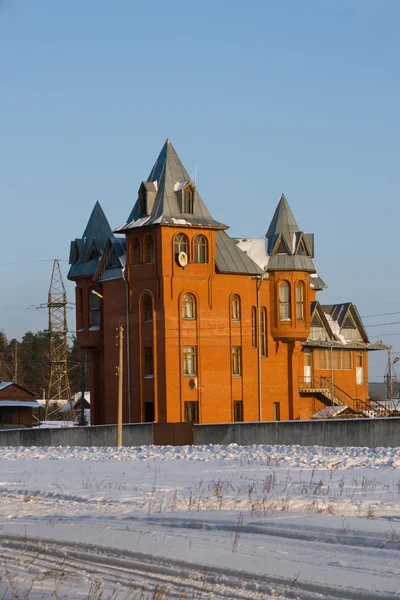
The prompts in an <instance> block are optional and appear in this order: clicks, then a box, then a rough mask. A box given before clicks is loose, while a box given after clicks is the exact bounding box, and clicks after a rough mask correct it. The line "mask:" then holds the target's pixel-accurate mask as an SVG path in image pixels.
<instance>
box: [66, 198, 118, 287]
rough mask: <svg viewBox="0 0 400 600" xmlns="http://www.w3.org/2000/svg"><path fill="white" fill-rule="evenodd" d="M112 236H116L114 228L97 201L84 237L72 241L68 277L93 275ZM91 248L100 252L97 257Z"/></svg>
mask: <svg viewBox="0 0 400 600" xmlns="http://www.w3.org/2000/svg"><path fill="white" fill-rule="evenodd" d="M110 237H111V238H113V237H114V235H113V232H112V229H111V227H110V224H109V222H108V220H107V217H106V216H105V214H104V211H103V209H102V208H101V206H100V204H99V202H96V204H95V206H94V208H93V210H92V214H91V215H90V218H89V221H88V223H87V225H86V228H85V231H84V232H83V236H82V238H80V239H75V240H74V241H73V242H71V251H70V258H69V262H70V264H71V267H70V269H69V272H68V279H72V280H74V279H77V278H79V277H92V276H93V275H94V273H95V272H96V269H97V265H98V263H99V260H100V258H101V255H102V253H103V251H104V248H105V246H106V244H107V242H108V240H109V239H110ZM91 249H93V250H94V251H95V253H97V254H98V256H97V257H96V258H92V259H91V258H90V254H91V252H90V250H91Z"/></svg>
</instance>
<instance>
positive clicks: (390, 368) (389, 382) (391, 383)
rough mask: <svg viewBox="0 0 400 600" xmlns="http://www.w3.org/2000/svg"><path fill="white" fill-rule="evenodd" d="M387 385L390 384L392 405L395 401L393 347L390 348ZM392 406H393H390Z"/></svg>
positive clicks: (389, 392)
mask: <svg viewBox="0 0 400 600" xmlns="http://www.w3.org/2000/svg"><path fill="white" fill-rule="evenodd" d="M387 378H388V379H387V384H388V400H389V402H390V403H391V402H392V400H393V362H392V346H389V348H388V374H387ZM390 406H391V404H390Z"/></svg>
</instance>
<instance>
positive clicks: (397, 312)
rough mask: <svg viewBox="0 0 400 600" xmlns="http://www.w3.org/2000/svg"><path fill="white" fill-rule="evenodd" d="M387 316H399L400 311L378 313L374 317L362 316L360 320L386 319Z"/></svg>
mask: <svg viewBox="0 0 400 600" xmlns="http://www.w3.org/2000/svg"><path fill="white" fill-rule="evenodd" d="M389 315H400V311H396V312H390V313H379V314H376V315H364V316H362V317H361V319H371V318H372V317H387V316H389Z"/></svg>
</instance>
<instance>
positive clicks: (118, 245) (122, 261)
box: [93, 235, 126, 281]
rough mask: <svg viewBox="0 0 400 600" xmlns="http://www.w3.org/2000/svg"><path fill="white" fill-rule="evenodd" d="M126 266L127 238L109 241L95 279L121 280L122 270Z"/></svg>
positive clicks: (114, 238)
mask: <svg viewBox="0 0 400 600" xmlns="http://www.w3.org/2000/svg"><path fill="white" fill-rule="evenodd" d="M125 266H126V238H122V237H118V238H117V237H115V236H114V235H113V236H112V237H110V239H109V240H108V242H107V244H106V247H105V249H104V252H103V255H102V257H101V259H100V261H99V262H98V265H97V269H96V272H95V274H94V276H93V279H94V280H95V281H96V280H98V281H109V280H111V279H121V278H122V270H123V269H124V267H125Z"/></svg>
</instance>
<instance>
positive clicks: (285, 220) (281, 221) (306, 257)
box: [265, 194, 316, 273]
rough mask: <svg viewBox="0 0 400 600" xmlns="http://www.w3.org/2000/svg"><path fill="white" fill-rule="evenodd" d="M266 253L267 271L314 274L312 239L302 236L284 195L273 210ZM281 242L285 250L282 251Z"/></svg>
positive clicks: (311, 237)
mask: <svg viewBox="0 0 400 600" xmlns="http://www.w3.org/2000/svg"><path fill="white" fill-rule="evenodd" d="M265 237H266V239H267V244H266V252H267V254H268V255H269V257H270V258H269V260H268V267H267V271H307V272H308V273H315V272H316V269H315V267H314V263H313V261H312V257H313V256H314V238H313V236H312V234H304V233H303V232H302V231H301V230H300V229H299V226H298V225H297V223H296V220H295V218H294V216H293V213H292V210H291V208H290V206H289V203H288V201H287V200H286V197H285V196H284V194H282V196H281V198H280V200H279V202H278V206H277V207H276V209H275V212H274V215H273V217H272V221H271V223H270V225H269V227H268V230H267V233H266V236H265ZM281 240H282V241H284V242H285V245H284V247H286V248H287V250H285V251H282V249H281V248H282V244H281Z"/></svg>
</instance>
